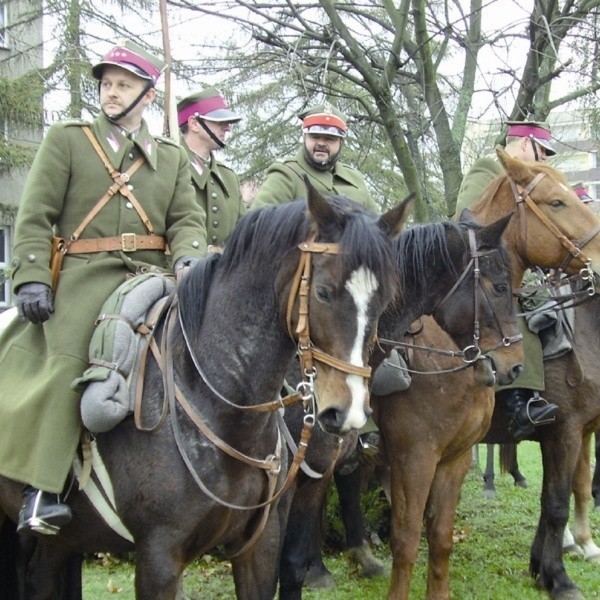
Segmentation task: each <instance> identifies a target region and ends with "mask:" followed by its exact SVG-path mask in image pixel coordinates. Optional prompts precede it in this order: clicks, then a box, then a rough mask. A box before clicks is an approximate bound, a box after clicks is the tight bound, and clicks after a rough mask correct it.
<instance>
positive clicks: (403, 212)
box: [379, 193, 415, 238]
mask: <svg viewBox="0 0 600 600" xmlns="http://www.w3.org/2000/svg"><path fill="white" fill-rule="evenodd" d="M414 199H415V194H414V193H412V194H411V195H410V196H408V197H407V198H405V199H404V200H402V202H400V204H398V205H397V206H394V208H392V209H390V210H388V211H387V212H386V213H384V214H383V215H381V217H379V227H381V229H383V230H384V231H385V232H386V233H387V234H388V235H389V236H390V237H391V238H393V237H396V236H397V235H398V234H399V233H400V232H401V231H402V229H403V228H404V225H405V224H406V220H407V219H408V214H409V212H408V211H409V209H410V206H411V204H412V201H413V200H414Z"/></svg>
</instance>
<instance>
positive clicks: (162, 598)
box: [135, 536, 186, 600]
mask: <svg viewBox="0 0 600 600" xmlns="http://www.w3.org/2000/svg"><path fill="white" fill-rule="evenodd" d="M136 542H137V543H136V553H135V597H136V600H175V599H176V598H177V593H178V590H179V584H180V577H181V574H182V573H183V571H184V569H185V566H186V565H185V564H184V563H183V561H182V560H180V559H178V558H176V556H177V555H178V554H180V553H179V552H176V551H175V550H174V549H172V548H171V547H169V546H170V545H169V544H166V543H164V541H163V540H161V539H158V538H157V537H156V536H151V537H149V538H146V539H143V540H139V541H138V540H136Z"/></svg>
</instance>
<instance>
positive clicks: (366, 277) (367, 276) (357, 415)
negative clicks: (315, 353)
mask: <svg viewBox="0 0 600 600" xmlns="http://www.w3.org/2000/svg"><path fill="white" fill-rule="evenodd" d="M345 287H346V289H347V290H348V292H349V293H350V295H351V296H352V298H353V300H354V304H356V339H355V340H354V345H353V346H352V351H351V353H350V359H349V362H350V364H352V365H356V366H359V367H364V366H365V364H364V363H363V348H364V346H365V334H366V327H367V324H368V315H369V304H370V302H371V299H372V298H373V295H374V294H375V292H376V291H377V289H378V288H379V282H378V281H377V278H376V277H375V275H374V274H373V272H372V271H370V270H369V269H366V268H365V267H360V268H359V269H357V270H356V271H354V272H353V273H352V275H351V276H350V277H349V278H348V281H347V282H346V286H345ZM346 383H347V384H348V388H349V389H350V393H351V395H352V401H351V404H350V409H349V410H348V416H347V417H346V422H345V423H344V425H343V426H342V430H343V431H347V430H348V429H352V428H356V429H358V428H360V427H362V426H363V425H364V424H365V423H366V422H367V416H366V414H365V405H366V395H367V394H368V392H369V390H368V387H367V381H366V380H365V379H364V377H361V376H360V375H347V376H346Z"/></svg>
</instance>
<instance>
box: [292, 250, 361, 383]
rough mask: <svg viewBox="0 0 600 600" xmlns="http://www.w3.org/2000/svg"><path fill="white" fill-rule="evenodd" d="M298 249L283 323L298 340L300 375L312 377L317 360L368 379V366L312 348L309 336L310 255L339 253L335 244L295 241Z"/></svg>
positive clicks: (293, 337)
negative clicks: (295, 317)
mask: <svg viewBox="0 0 600 600" xmlns="http://www.w3.org/2000/svg"><path fill="white" fill-rule="evenodd" d="M298 248H299V249H300V252H301V253H300V260H299V261H298V267H297V269H296V273H295V275H294V279H293V280H292V287H291V290H290V295H289V297H288V303H287V311H286V323H287V329H288V333H289V335H290V337H291V338H292V339H297V340H298V358H299V360H300V366H301V372H302V376H303V377H308V376H314V374H315V373H316V368H315V366H314V363H315V362H320V363H323V364H326V365H329V366H330V367H333V368H334V369H337V370H338V371H343V372H344V373H349V374H351V375H359V376H360V377H364V378H365V379H368V378H369V377H370V376H371V367H369V366H367V367H363V366H359V365H353V364H351V363H349V362H346V361H343V360H340V359H338V358H335V357H334V356H331V355H330V354H327V353H326V352H323V350H320V349H319V348H316V347H315V346H314V345H313V343H312V341H311V339H310V319H309V300H310V280H311V274H312V272H311V268H312V256H313V254H340V253H341V248H340V245H339V244H330V243H324V242H315V241H314V239H313V240H307V241H306V242H302V243H301V244H298ZM296 299H298V303H299V305H298V324H297V325H296V329H295V331H292V329H293V328H292V313H293V309H294V304H295V303H296Z"/></svg>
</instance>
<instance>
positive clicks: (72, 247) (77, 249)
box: [67, 233, 167, 254]
mask: <svg viewBox="0 0 600 600" xmlns="http://www.w3.org/2000/svg"><path fill="white" fill-rule="evenodd" d="M166 248H167V240H165V238H164V237H162V236H160V235H137V234H135V233H124V234H122V235H118V236H115V237H102V238H87V239H86V238H84V239H81V240H73V241H72V242H67V254H88V253H90V252H113V251H114V250H120V251H121V252H135V251H136V250H166Z"/></svg>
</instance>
